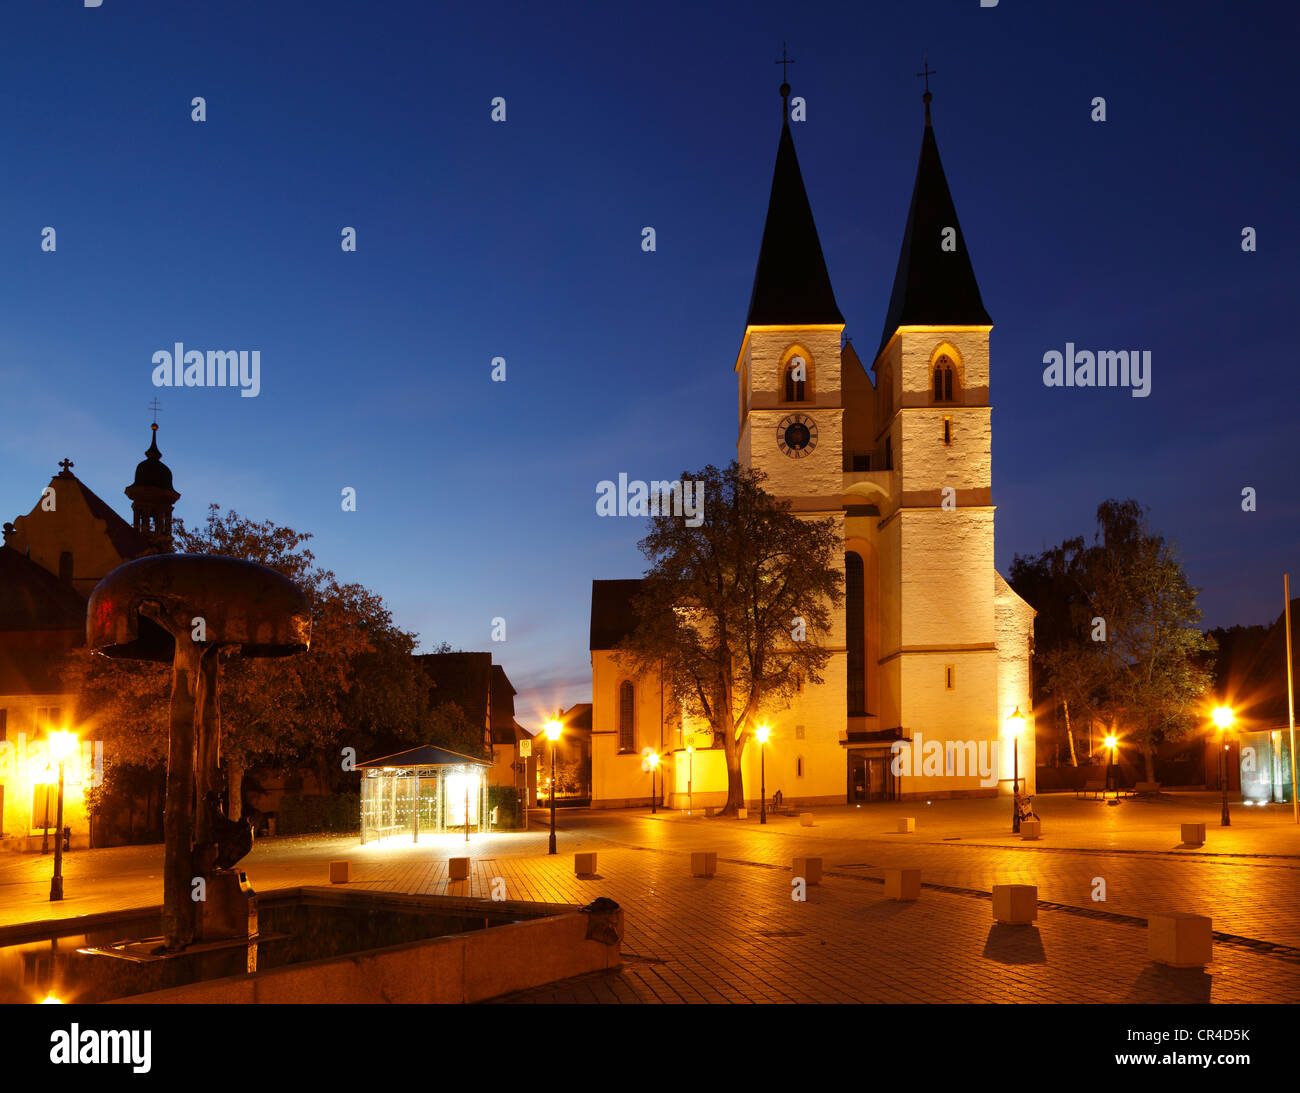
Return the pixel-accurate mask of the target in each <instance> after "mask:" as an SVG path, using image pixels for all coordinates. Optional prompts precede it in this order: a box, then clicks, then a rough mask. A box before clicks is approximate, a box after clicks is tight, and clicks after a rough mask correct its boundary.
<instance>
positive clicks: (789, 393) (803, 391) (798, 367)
mask: <svg viewBox="0 0 1300 1093" xmlns="http://www.w3.org/2000/svg"><path fill="white" fill-rule="evenodd" d="M807 390H808V363H807V361H805V360H804V359H803V357H792V358H791V359H790V363H789V364H787V365H786V366H785V401H786V402H804V401H806V397H807Z"/></svg>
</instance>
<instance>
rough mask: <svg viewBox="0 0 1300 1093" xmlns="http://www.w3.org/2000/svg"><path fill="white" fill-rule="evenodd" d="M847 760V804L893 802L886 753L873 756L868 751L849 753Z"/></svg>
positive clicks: (887, 755) (891, 782)
mask: <svg viewBox="0 0 1300 1093" xmlns="http://www.w3.org/2000/svg"><path fill="white" fill-rule="evenodd" d="M848 758H849V804H851V805H854V804H862V803H863V802H864V801H889V800H893V796H894V794H893V780H892V778H891V776H890V771H889V754H888V753H885V754H876V755H873V754H872V753H870V752H868V751H851V752H849V754H848Z"/></svg>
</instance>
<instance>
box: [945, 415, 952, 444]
mask: <svg viewBox="0 0 1300 1093" xmlns="http://www.w3.org/2000/svg"><path fill="white" fill-rule="evenodd" d="M943 442H944V443H945V444H951V443H952V418H950V417H946V418H944V419H943Z"/></svg>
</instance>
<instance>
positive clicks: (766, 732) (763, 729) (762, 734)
mask: <svg viewBox="0 0 1300 1093" xmlns="http://www.w3.org/2000/svg"><path fill="white" fill-rule="evenodd" d="M771 735H772V730H771V729H770V728H768V727H767V726H766V725H759V727H758V728H756V729H755V730H754V737H755V739H757V740H758V742H759V743H760V744H766V743H767V741H768V738H769V737H770V736H771Z"/></svg>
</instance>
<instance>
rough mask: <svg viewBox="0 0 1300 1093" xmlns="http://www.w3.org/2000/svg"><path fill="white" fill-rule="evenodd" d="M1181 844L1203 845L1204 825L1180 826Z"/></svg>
mask: <svg viewBox="0 0 1300 1093" xmlns="http://www.w3.org/2000/svg"><path fill="white" fill-rule="evenodd" d="M1179 826H1180V828H1181V834H1182V836H1183V842H1184V843H1186V844H1187V845H1188V846H1204V845H1205V825H1204V824H1180V825H1179Z"/></svg>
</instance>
